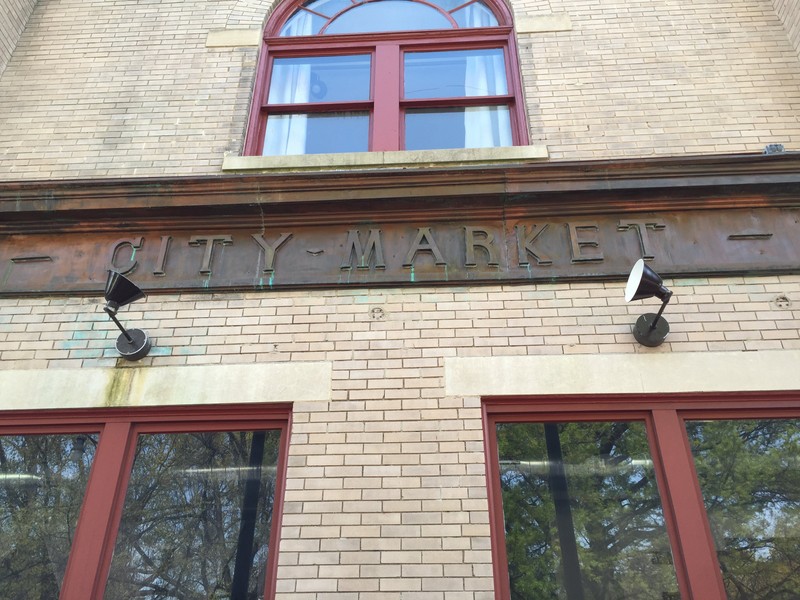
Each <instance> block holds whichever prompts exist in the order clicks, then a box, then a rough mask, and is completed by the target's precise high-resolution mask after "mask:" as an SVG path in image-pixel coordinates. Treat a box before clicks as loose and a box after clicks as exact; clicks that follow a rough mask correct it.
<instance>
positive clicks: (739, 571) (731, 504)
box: [686, 420, 800, 600]
mask: <svg viewBox="0 0 800 600" xmlns="http://www.w3.org/2000/svg"><path fill="white" fill-rule="evenodd" d="M686 430H687V432H688V435H689V440H690V442H691V447H692V454H693V455H694V460H695V467H696V469H697V476H698V478H699V481H700V489H701V491H702V493H703V500H704V502H705V506H706V511H707V513H708V520H709V524H710V526H711V533H712V534H713V536H714V541H715V543H716V546H717V556H718V558H719V562H720V566H721V568H722V578H723V580H724V582H725V589H726V591H727V593H728V598H730V599H731V600H750V599H756V598H758V599H760V598H795V597H797V594H798V590H800V462H799V461H798V457H799V456H800V421H798V420H752V421H688V422H687V423H686Z"/></svg>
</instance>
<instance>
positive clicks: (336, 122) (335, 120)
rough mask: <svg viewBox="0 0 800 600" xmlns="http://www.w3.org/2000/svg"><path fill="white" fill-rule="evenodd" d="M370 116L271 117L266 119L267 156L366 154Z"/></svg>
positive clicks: (344, 114) (265, 150)
mask: <svg viewBox="0 0 800 600" xmlns="http://www.w3.org/2000/svg"><path fill="white" fill-rule="evenodd" d="M368 149H369V114H368V113H356V112H351V113H309V114H293V115H271V116H270V117H269V118H268V119H267V133H266V136H265V138H264V151H263V154H264V156H279V155H287V154H321V153H327V152H366V151H367V150H368Z"/></svg>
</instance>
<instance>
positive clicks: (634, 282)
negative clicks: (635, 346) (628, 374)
mask: <svg viewBox="0 0 800 600" xmlns="http://www.w3.org/2000/svg"><path fill="white" fill-rule="evenodd" d="M653 296H655V297H656V298H658V299H659V300H661V302H662V304H661V308H660V309H659V311H658V314H653V313H647V314H644V315H642V316H641V317H639V318H638V319H637V320H636V325H634V327H633V337H635V338H636V341H637V342H639V343H640V344H642V345H643V346H650V347H651V348H652V347H655V346H658V345H660V344H661V343H662V342H663V341H664V338H666V337H667V334H668V333H669V323H667V320H666V319H663V318H661V313H662V312H664V308H666V306H667V302H669V299H670V298H672V292H671V291H670V290H668V289H667V288H665V287H664V285H663V283H662V280H661V277H659V276H658V273H656V272H655V271H653V269H651V268H650V267H648V266H647V265H646V264H644V259H641V258H640V259H639V260H637V261H636V264H635V265H633V269H631V274H630V275H629V276H628V283H627V285H626V286H625V302H631V301H632V300H643V299H644V298H652V297H653Z"/></svg>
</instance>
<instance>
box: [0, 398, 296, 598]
mask: <svg viewBox="0 0 800 600" xmlns="http://www.w3.org/2000/svg"><path fill="white" fill-rule="evenodd" d="M290 427H291V404H288V403H280V404H269V405H250V404H248V405H208V406H202V407H200V406H192V407H186V406H172V407H163V406H162V407H152V408H149V407H148V408H118V409H102V410H97V409H70V410H48V411H9V412H4V413H2V416H0V435H46V434H57V433H60V434H77V433H87V432H92V433H95V432H96V433H99V441H98V444H97V449H96V451H95V457H94V461H93V463H92V467H91V471H90V474H89V479H88V482H87V485H86V490H85V492H84V498H83V504H82V506H81V510H80V514H79V516H78V522H77V525H76V529H75V535H74V538H73V541H72V547H71V549H70V555H69V560H68V561H67V568H66V572H65V575H64V580H63V582H62V584H61V594H60V596H59V598H60V599H61V600H102V598H103V594H104V592H105V585H106V579H107V577H108V572H109V569H110V567H111V559H112V555H113V552H114V544H115V542H116V538H117V531H118V528H119V523H120V519H121V516H122V508H123V503H124V501H125V494H126V491H127V486H128V482H129V480H130V475H131V468H132V466H133V459H134V455H135V449H136V440H137V436H138V435H139V434H140V433H188V432H200V431H203V432H211V431H254V430H260V429H271V430H280V432H281V439H280V451H279V456H278V468H277V474H276V485H275V499H274V504H273V519H272V524H271V530H270V540H269V548H270V552H269V556H268V558H267V565H266V581H267V584H266V590H265V592H264V598H266V599H269V598H273V597H274V596H275V583H276V582H275V574H276V572H277V567H278V542H279V537H280V527H281V516H282V513H283V497H284V492H285V488H286V485H285V483H286V465H287V460H286V459H287V455H288V450H289V432H290Z"/></svg>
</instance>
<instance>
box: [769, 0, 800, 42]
mask: <svg viewBox="0 0 800 600" xmlns="http://www.w3.org/2000/svg"><path fill="white" fill-rule="evenodd" d="M772 3H773V4H774V5H775V12H776V13H777V14H778V17H779V18H780V20H781V22H782V23H783V25H784V27H785V28H786V32H787V34H788V36H789V40H791V42H792V45H793V46H794V49H795V51H796V52H797V53H798V55H800V2H799V1H798V0H772Z"/></svg>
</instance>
